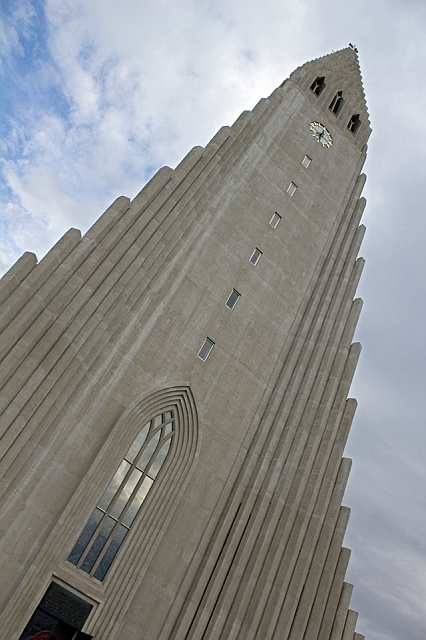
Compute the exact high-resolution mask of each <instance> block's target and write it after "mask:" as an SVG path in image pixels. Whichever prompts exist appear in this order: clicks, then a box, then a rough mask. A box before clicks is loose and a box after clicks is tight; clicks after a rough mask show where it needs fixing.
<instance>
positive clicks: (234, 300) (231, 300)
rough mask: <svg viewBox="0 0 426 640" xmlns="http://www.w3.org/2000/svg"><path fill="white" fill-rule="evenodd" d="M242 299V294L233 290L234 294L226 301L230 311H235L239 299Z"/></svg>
mask: <svg viewBox="0 0 426 640" xmlns="http://www.w3.org/2000/svg"><path fill="white" fill-rule="evenodd" d="M240 297H241V294H240V293H238V291H236V290H235V289H232V293H231V295H230V296H229V298H228V300H227V301H226V306H227V307H228V308H229V309H233V308H234V307H235V305H236V304H237V302H238V299H239V298H240Z"/></svg>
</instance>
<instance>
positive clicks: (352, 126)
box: [347, 113, 361, 135]
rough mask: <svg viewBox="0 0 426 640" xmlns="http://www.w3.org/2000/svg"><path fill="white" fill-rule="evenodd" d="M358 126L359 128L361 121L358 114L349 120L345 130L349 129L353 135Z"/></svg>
mask: <svg viewBox="0 0 426 640" xmlns="http://www.w3.org/2000/svg"><path fill="white" fill-rule="evenodd" d="M360 126H361V120H360V119H359V113H356V114H354V115H353V116H352V118H351V119H350V120H349V122H348V126H347V128H348V129H349V131H351V132H352V133H353V134H354V135H355V134H356V132H357V131H358V129H359V128H360Z"/></svg>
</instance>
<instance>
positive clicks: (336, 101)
mask: <svg viewBox="0 0 426 640" xmlns="http://www.w3.org/2000/svg"><path fill="white" fill-rule="evenodd" d="M342 105H343V96H342V92H341V91H338V92H337V93H336V95H335V96H334V98H333V100H332V101H331V104H330V106H329V107H328V108H329V109H330V111H332V112H333V113H334V115H335V116H337V114H338V113H339V111H340V109H341V107H342Z"/></svg>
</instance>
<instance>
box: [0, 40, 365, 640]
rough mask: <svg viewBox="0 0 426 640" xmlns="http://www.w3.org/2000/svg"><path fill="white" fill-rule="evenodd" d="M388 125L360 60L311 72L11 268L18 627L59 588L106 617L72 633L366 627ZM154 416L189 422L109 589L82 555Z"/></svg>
mask: <svg viewBox="0 0 426 640" xmlns="http://www.w3.org/2000/svg"><path fill="white" fill-rule="evenodd" d="M317 79H318V82H317V85H315V81H316V80H317ZM318 87H319V88H318ZM338 92H341V96H340V97H341V100H340V102H339V104H338V107H337V108H335V110H336V113H333V111H332V110H330V108H329V107H330V106H333V100H335V98H336V96H337V95H338ZM317 94H318V95H317ZM334 106H335V101H334ZM353 116H356V117H355V119H353ZM314 123H320V124H321V125H323V126H324V127H325V128H326V129H327V131H328V132H329V133H330V134H331V136H332V145H331V146H329V147H327V146H325V145H323V144H322V142H323V141H325V138H324V137H322V138H321V139H320V140H319V141H318V140H317V137H318V135H319V134H317V137H315V135H314V133H315V131H314V132H313V131H312V127H313V125H314ZM350 123H352V125H353V126H352V125H350ZM354 123H355V124H354ZM311 125H312V126H311ZM348 125H350V126H352V128H353V129H354V131H351V130H350V129H348ZM370 132H371V130H370V126H369V121H368V113H367V109H366V104H365V98H364V93H363V88H362V82H361V76H360V71H359V66H358V60H357V56H356V53H355V52H354V50H353V49H352V48H347V49H344V50H342V51H339V52H337V53H333V54H330V55H328V56H325V57H323V58H320V59H317V60H314V61H313V62H309V63H307V64H305V65H303V66H302V67H300V68H298V69H297V70H296V71H295V72H294V73H293V74H292V75H291V76H290V78H289V79H288V80H286V81H285V82H284V83H283V84H282V85H281V86H280V87H279V88H277V89H276V90H275V91H274V92H273V93H272V94H271V95H270V96H269V98H267V99H263V100H260V102H259V103H258V104H257V105H256V107H255V108H254V109H253V111H251V112H243V113H242V114H241V116H240V117H239V118H238V119H237V120H236V122H235V123H234V124H233V125H232V126H231V127H223V128H222V129H220V131H219V132H218V133H217V134H216V135H215V136H214V138H213V139H212V140H211V141H210V142H209V144H208V145H207V146H206V147H205V148H201V147H195V148H194V149H192V150H191V151H190V153H189V154H188V155H187V156H186V158H184V160H183V161H182V162H181V163H180V164H179V165H178V166H177V167H176V169H174V170H172V169H170V168H168V167H164V168H162V169H160V171H158V173H157V174H156V175H155V176H154V177H153V178H152V179H151V181H150V182H149V183H148V184H147V185H146V186H145V187H144V188H143V189H142V191H141V192H140V193H139V195H138V196H136V198H135V199H134V200H133V201H130V200H129V199H128V198H125V197H119V198H118V199H117V200H116V201H115V202H114V203H113V204H112V205H111V207H110V208H109V209H108V210H107V211H106V212H105V213H104V214H103V215H102V216H101V217H100V218H99V220H98V221H97V222H96V223H95V225H94V226H93V227H92V228H91V229H90V230H89V231H88V232H87V234H86V235H85V236H84V237H81V234H80V232H79V231H77V230H75V229H71V230H70V231H69V232H68V233H66V234H65V236H64V237H63V238H62V239H61V240H60V241H59V242H58V243H57V245H56V246H55V247H53V249H52V250H51V251H50V252H49V253H48V254H47V255H46V256H45V258H43V259H42V260H41V261H40V262H39V263H37V259H36V257H35V256H34V255H33V254H24V255H23V256H22V258H21V259H20V260H19V261H18V262H17V263H16V265H15V266H14V267H12V269H11V270H10V271H9V272H8V273H7V274H6V275H5V276H4V278H3V279H2V281H1V289H0V299H1V300H2V302H3V305H2V308H3V310H2V312H1V316H0V322H1V331H2V337H1V345H0V358H1V361H2V369H1V380H0V383H1V392H0V402H1V407H0V410H1V412H2V413H1V418H0V429H1V430H0V435H1V441H0V446H1V450H0V453H1V462H0V465H1V500H0V513H1V531H2V540H1V543H0V554H1V566H2V584H3V587H2V593H1V599H0V628H2V629H3V630H4V631H3V633H4V635H5V637H8V638H10V640H17V639H18V638H21V637H22V638H25V637H31V635H30V636H28V633H29V632H28V633H27V632H25V633H27V636H25V634H24V635H22V636H21V634H22V633H23V630H24V628H26V625H27V623H28V622H29V621H30V619H31V616H32V615H33V614H34V612H35V611H36V609H37V607H38V606H39V604H40V603H41V602H42V601H43V597H44V594H46V592H47V590H48V589H49V586H50V585H51V584H52V583H55V584H57V585H59V586H60V587H62V588H63V589H64V590H65V592H67V593H70V594H73V595H74V596H78V598H79V599H81V600H82V601H84V602H86V603H89V604H90V606H89V607H88V608H89V609H90V612H89V614H88V616H87V617H86V618H85V619H84V621H83V622H82V623H77V622H75V623H74V622H72V623H71V622H70V621H69V620H68V623H67V624H70V625H71V627H72V628H73V629H81V628H82V629H83V632H84V633H85V634H88V635H89V637H90V636H93V637H94V638H97V639H101V640H115V639H117V640H118V639H120V640H130V639H132V640H133V639H135V638H137V639H140V640H145V639H146V640H148V638H149V639H150V640H153V639H156V640H168V639H170V640H184V639H185V640H186V639H188V640H196V639H197V640H201V639H203V640H213V639H223V640H225V639H226V640H228V639H231V638H232V639H235V640H237V639H238V640H242V639H244V640H249V639H253V640H254V639H257V640H267V639H268V640H269V639H271V640H272V639H273V640H278V639H279V640H300V639H302V638H303V639H305V640H317V639H321V640H353V639H356V640H360V639H361V638H362V637H363V636H360V634H358V633H356V632H355V625H356V618H357V614H356V613H355V612H353V611H351V610H350V609H349V603H350V596H351V590H352V587H351V585H349V584H347V583H345V582H344V576H345V570H346V567H347V564H348V561H349V555H350V552H349V551H348V550H347V549H345V548H342V541H343V536H344V532H345V528H346V524H347V521H348V517H349V510H348V509H347V508H346V507H342V506H341V501H342V497H343V492H344V488H345V484H346V481H347V478H348V474H349V470H350V460H348V459H346V458H342V454H343V449H344V446H345V442H346V438H347V435H348V431H349V428H350V425H351V421H352V418H353V414H354V412H355V407H356V402H355V400H353V399H347V395H348V391H349V386H350V383H351V380H352V376H353V372H354V369H355V366H356V362H357V359H358V356H359V352H360V346H359V345H358V344H352V336H353V332H354V330H355V326H356V322H357V318H358V315H359V312H360V309H361V302H360V300H357V299H356V300H354V294H355V290H356V286H357V283H358V280H359V277H360V275H361V271H362V266H363V261H362V259H360V258H359V259H357V254H358V250H359V246H360V243H361V240H362V236H363V232H364V227H363V226H360V225H359V223H360V218H361V215H362V212H363V209H364V205H365V201H364V199H363V198H362V197H361V191H362V188H363V184H364V180H365V177H364V176H363V175H362V174H361V170H362V166H363V164H364V161H365V157H366V143H367V140H368V137H369V135H370ZM326 133H327V132H325V134H326ZM325 134H324V135H325ZM306 157H307V158H308V160H306V159H305V158H306ZM309 160H310V162H308V161H309ZM307 164H308V166H305V165H307ZM291 184H293V185H294V186H295V187H296V189H295V190H294V188H293V189H290V191H289V190H288V188H289V187H290V185H291ZM291 191H294V193H293V195H290V194H291ZM274 214H277V215H278V216H279V218H278V224H277V225H276V227H275V228H274V226H273V225H271V224H270V222H271V219H272V218H273V216H274ZM275 221H277V218H275ZM256 249H257V250H258V251H259V253H260V259H259V260H258V262H257V263H256V264H253V262H251V258H252V255H253V252H254V251H255V250H256ZM233 290H235V291H236V292H238V293H239V294H240V297H239V298H238V301H237V303H236V305H235V306H234V308H233V309H230V308H229V307H228V306H227V305H226V302H227V300H228V298H229V296H230V294H231V293H232V291H233ZM206 338H208V339H210V341H211V342H212V343H214V346H213V348H212V350H211V352H210V353H209V355H208V357H207V359H206V360H203V359H201V358H200V357H199V356H198V353H199V351H200V349H201V347H202V346H203V344H204V342H205V340H206ZM158 415H161V416H163V418H162V419H163V421H164V424H165V422H167V420H172V418H171V417H170V416H173V420H172V422H170V425H172V426H170V427H169V429H172V431H171V434H172V435H171V436H170V431H169V435H168V436H167V437H168V438H169V440H170V441H169V445H168V446H169V447H170V448H169V450H168V454H167V457H166V458H165V461H164V463H163V465H162V466H161V468H160V470H159V471H158V475H157V477H156V478H155V476H154V478H155V479H154V482H153V484H152V486H151V488H150V489H149V491H148V493H147V494H146V497H145V499H144V500H143V502H142V504H141V507H140V509H139V511H138V513H137V515H136V517H135V519H134V521H133V523H132V525H131V526H130V528H129V529H128V531H127V533H126V537H125V538H124V541H123V542H122V544H121V546H120V547H119V549H118V552H117V555H116V556H115V558H114V559H113V560H112V562H111V565H110V567H109V569H108V570H107V572H106V575H105V577H104V578H103V579H102V580H100V579H97V578H96V577H94V575H91V574H90V571H89V572H86V571H85V570H83V569H82V568H79V566H76V565H75V564H73V563H72V562H71V561H70V560H69V558H71V557H72V553H73V550H74V548H75V545H76V542H77V541H78V540H80V534H81V533H82V531H83V529H84V527H85V525H86V523H87V522H88V521H89V519H90V517H91V514H92V513H93V511H94V509H95V508H96V506H97V505H99V504H100V500H101V497H102V496H103V494H104V492H105V490H106V489H107V487H108V486H109V483H110V482H111V479H112V478H113V477H115V476H114V474H115V472H116V471H117V469H118V468H119V467H120V464H121V463H122V461H123V459H124V458H125V456H126V455H128V454H126V452H128V450H129V447H131V445H132V443H133V442H134V441H135V438H137V436H138V434H139V433H140V432H141V429H142V428H143V426H144V425H145V424H147V423H148V421H150V420H154V418H155V417H156V416H158ZM167 416H169V417H167ZM150 424H151V427H150V429H153V428H154V426H153V425H154V422H152V423H150ZM161 428H162V431H161V434H162V435H161V437H160V439H161V438H164V439H166V426H164V427H161ZM149 433H150V434H151V433H153V431H151V430H150V431H149ZM159 433H160V432H159ZM152 437H153V436H152ZM165 441H166V440H164V442H165ZM146 446H148V445H146ZM132 468H133V467H132ZM135 473H136V472H135ZM138 473H139V472H138ZM144 473H145V472H144ZM146 473H148V472H146ZM126 477H127V476H126ZM138 477H139V476H138ZM150 482H151V480H150ZM138 486H139V485H138ZM135 491H136V489H135ZM123 492H124V490H123ZM128 494H129V491H128ZM117 495H118V494H117ZM129 495H130V494H129ZM132 495H133V494H132ZM118 499H119V498H117V500H118ZM111 504H112V503H111ZM110 508H111V506H110V507H108V509H110ZM129 508H130V507H129ZM108 509H106V513H107V515H106V516H105V517H107V516H108V513H110V512H109V511H108ZM111 513H112V512H111ZM111 526H112V525H111ZM114 526H118V524H117V525H114ZM120 526H121V525H120ZM114 531H115V529H114ZM117 531H118V529H117ZM123 531H124V529H123ZM93 535H94V537H93V538H92V540H95V537H96V535H97V533H95V534H93ZM89 537H90V536H89ZM87 548H89V547H87ZM70 554H71V555H70ZM99 557H101V556H99ZM98 562H99V560H98ZM77 564H78V563H77ZM83 564H84V563H83ZM95 566H96V565H95ZM99 566H100V565H99ZM92 573H93V572H92ZM58 597H59V596H58ZM46 606H47V605H46ZM52 606H53V605H52ZM54 606H59V608H60V604H59V605H58V603H56V604H55V605H54ZM76 606H77V605H76ZM77 608H78V606H77ZM83 608H84V607H83ZM52 615H53V614H52ZM55 615H56V614H55ZM60 615H62V614H58V616H59V617H58V619H62V618H60ZM63 619H64V620H65V621H67V619H66V617H65V618H63ZM68 632H69V633H70V634H71V635H66V633H68ZM72 633H73V632H71V631H70V630H69V629H68V627H67V628H66V629H65V631H64V634H65V635H63V637H64V638H72V637H74V636H73V635H72ZM58 637H59V635H58ZM61 637H62V636H61ZM78 637H87V636H84V634H81V635H80V636H78Z"/></svg>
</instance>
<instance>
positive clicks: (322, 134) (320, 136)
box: [310, 122, 333, 147]
mask: <svg viewBox="0 0 426 640" xmlns="http://www.w3.org/2000/svg"><path fill="white" fill-rule="evenodd" d="M310 129H311V131H312V135H313V136H314V138H316V139H317V142H321V144H322V146H323V147H331V145H332V144H333V138H332V137H331V133H330V132H329V131H328V129H326V128H325V127H324V125H323V124H321V122H311V126H310Z"/></svg>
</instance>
